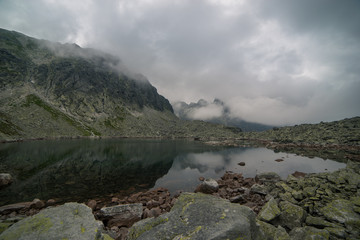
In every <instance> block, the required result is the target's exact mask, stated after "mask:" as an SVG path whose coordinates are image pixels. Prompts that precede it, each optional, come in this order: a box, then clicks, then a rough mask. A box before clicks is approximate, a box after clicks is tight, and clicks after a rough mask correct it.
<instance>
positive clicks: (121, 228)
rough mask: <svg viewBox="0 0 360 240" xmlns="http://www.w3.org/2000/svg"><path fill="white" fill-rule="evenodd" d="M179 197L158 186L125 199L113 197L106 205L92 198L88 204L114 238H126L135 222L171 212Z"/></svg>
mask: <svg viewBox="0 0 360 240" xmlns="http://www.w3.org/2000/svg"><path fill="white" fill-rule="evenodd" d="M177 197H178V195H175V196H171V195H170V192H169V191H168V190H167V189H165V188H157V189H154V190H150V191H147V192H139V193H135V194H132V195H131V196H128V197H125V198H123V199H120V198H117V197H113V198H112V199H111V202H110V203H107V204H105V206H104V204H100V203H99V204H97V202H96V201H95V200H90V201H89V202H88V204H87V205H88V206H89V207H91V208H92V209H93V210H95V211H94V214H95V216H96V217H97V219H99V220H102V222H103V223H104V226H105V228H106V229H107V230H108V232H109V234H110V235H111V236H112V237H113V238H116V239H125V237H126V235H127V232H128V229H129V228H130V227H131V226H132V225H133V224H134V223H135V222H137V221H139V220H141V219H145V218H152V217H158V216H160V215H161V214H163V213H166V212H169V211H170V209H171V208H172V206H173V205H174V203H175V201H176V198H177Z"/></svg>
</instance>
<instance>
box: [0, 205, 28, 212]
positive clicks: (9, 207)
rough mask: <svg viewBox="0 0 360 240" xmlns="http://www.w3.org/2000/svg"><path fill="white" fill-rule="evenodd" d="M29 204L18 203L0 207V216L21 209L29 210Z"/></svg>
mask: <svg viewBox="0 0 360 240" xmlns="http://www.w3.org/2000/svg"><path fill="white" fill-rule="evenodd" d="M30 205H31V202H20V203H14V204H9V205H4V206H2V207H0V214H9V213H11V212H13V211H19V210H22V209H28V208H30Z"/></svg>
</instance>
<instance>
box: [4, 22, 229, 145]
mask: <svg viewBox="0 0 360 240" xmlns="http://www.w3.org/2000/svg"><path fill="white" fill-rule="evenodd" d="M0 93H1V94H0V139H2V140H12V139H28V138H46V137H74V136H127V137H129V136H131V137H150V136H151V137H156V136H162V137H164V136H170V137H173V136H176V137H187V136H197V135H199V134H200V135H201V134H202V135H201V136H202V137H209V136H224V137H225V136H233V132H232V131H231V129H228V128H226V127H223V126H219V125H213V124H204V123H201V122H191V123H189V122H186V121H181V120H179V119H178V118H177V117H176V116H175V115H174V114H173V109H172V106H171V105H170V103H169V101H168V100H167V99H165V98H164V97H163V96H161V95H159V94H158V93H157V90H156V88H154V87H153V86H152V85H151V84H150V83H149V81H148V80H146V78H145V77H143V76H141V75H139V74H132V73H129V71H127V70H126V69H125V68H124V67H123V66H122V64H121V61H120V60H119V59H117V58H116V57H114V56H111V55H109V54H105V53H102V52H99V51H97V50H93V49H83V48H80V47H79V46H77V45H75V44H60V43H53V42H49V41H45V40H37V39H34V38H31V37H28V36H25V35H23V34H21V33H17V32H11V31H7V30H4V29H0ZM189 124H190V125H191V126H193V127H194V128H198V129H199V133H196V134H195V133H194V132H193V131H191V130H189V129H191V128H189V127H188V125H189Z"/></svg>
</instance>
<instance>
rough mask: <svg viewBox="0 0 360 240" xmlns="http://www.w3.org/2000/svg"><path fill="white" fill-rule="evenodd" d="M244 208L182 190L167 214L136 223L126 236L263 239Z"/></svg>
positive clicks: (143, 237)
mask: <svg viewBox="0 0 360 240" xmlns="http://www.w3.org/2000/svg"><path fill="white" fill-rule="evenodd" d="M255 217H256V216H255V213H254V212H253V211H252V210H251V209H249V208H248V207H245V206H241V205H239V204H233V203H230V202H229V201H227V200H224V199H221V198H218V197H214V196H211V195H206V194H202V193H183V194H182V195H180V197H179V198H178V200H177V202H176V203H175V205H174V207H173V208H172V209H171V211H170V212H169V213H166V214H163V215H161V216H159V217H157V218H148V219H145V220H142V221H140V222H137V223H135V224H134V225H133V227H132V228H131V229H130V230H129V235H128V239H129V240H132V239H139V240H142V239H151V240H153V239H193V240H196V239H209V240H210V239H237V238H239V237H241V238H242V239H249V240H250V239H264V236H263V233H262V232H261V230H260V228H259V226H257V224H256V221H255Z"/></svg>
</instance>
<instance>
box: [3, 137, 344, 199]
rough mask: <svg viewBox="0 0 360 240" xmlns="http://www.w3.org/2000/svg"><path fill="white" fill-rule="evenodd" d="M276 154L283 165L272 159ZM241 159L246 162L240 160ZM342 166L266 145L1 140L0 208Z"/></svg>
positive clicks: (177, 188) (321, 170)
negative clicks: (1, 184)
mask: <svg viewBox="0 0 360 240" xmlns="http://www.w3.org/2000/svg"><path fill="white" fill-rule="evenodd" d="M278 158H282V159H283V160H284V161H283V162H275V161H274V160H275V159H278ZM239 162H245V166H243V167H241V166H239V165H238V163H239ZM344 166H345V164H343V163H338V162H334V161H331V160H326V161H325V160H322V159H320V158H312V159H310V158H306V157H300V156H296V155H294V154H286V153H274V152H273V151H272V150H268V149H264V148H223V147H211V146H207V145H203V144H201V143H198V142H193V141H180V140H176V141H169V140H133V139H132V140H131V139H107V140H57V141H37V142H24V143H12V144H1V145H0V172H9V173H11V174H12V175H13V176H15V182H14V183H13V184H12V185H11V186H10V187H7V188H5V189H3V190H1V191H0V205H3V204H7V203H13V202H19V201H31V200H32V199H34V198H40V199H44V200H46V199H49V198H59V199H61V200H63V201H75V200H76V201H86V200H87V199H90V198H94V197H101V196H104V195H108V194H111V193H116V192H119V191H124V193H125V194H127V193H131V192H135V191H139V190H146V189H150V188H156V187H166V188H168V189H169V190H170V191H171V192H175V191H177V190H185V191H193V190H194V188H195V186H196V185H197V184H198V183H199V181H198V178H199V177H200V176H203V177H206V178H208V177H212V178H215V179H216V178H220V177H221V176H222V175H223V174H224V172H225V171H226V170H231V171H234V172H242V173H243V174H244V176H245V177H254V176H255V174H256V173H257V172H264V171H274V172H277V173H279V174H280V176H282V177H283V178H285V177H287V175H288V174H290V173H292V172H294V171H303V172H323V171H333V170H336V169H338V168H341V167H344Z"/></svg>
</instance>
